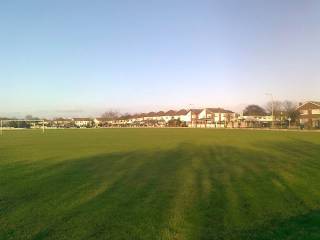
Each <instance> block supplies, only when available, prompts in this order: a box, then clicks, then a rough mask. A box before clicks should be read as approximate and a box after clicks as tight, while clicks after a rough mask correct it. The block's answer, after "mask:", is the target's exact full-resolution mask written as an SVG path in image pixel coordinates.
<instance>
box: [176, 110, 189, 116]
mask: <svg viewBox="0 0 320 240" xmlns="http://www.w3.org/2000/svg"><path fill="white" fill-rule="evenodd" d="M187 113H188V111H187V110H185V109H181V110H179V111H178V112H176V115H186V114H187Z"/></svg>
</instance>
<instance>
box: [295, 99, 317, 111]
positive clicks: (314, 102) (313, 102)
mask: <svg viewBox="0 0 320 240" xmlns="http://www.w3.org/2000/svg"><path fill="white" fill-rule="evenodd" d="M307 103H312V104H315V105H317V106H319V107H320V102H317V101H306V102H304V103H302V104H301V105H300V106H298V107H297V109H299V108H301V107H302V106H304V105H306V104H307Z"/></svg>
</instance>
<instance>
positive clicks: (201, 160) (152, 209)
mask: <svg viewBox="0 0 320 240" xmlns="http://www.w3.org/2000/svg"><path fill="white" fill-rule="evenodd" d="M0 239H1V240H4V239H68V240H70V239H259V240H260V239H320V133H312V132H309V133H307V132H271V131H251V130H209V129H208V130H206V129H96V130H49V131H47V132H46V133H45V134H44V135H42V134H41V132H40V131H36V130H29V131H5V132H4V135H3V136H2V137H0Z"/></svg>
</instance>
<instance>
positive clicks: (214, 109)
mask: <svg viewBox="0 0 320 240" xmlns="http://www.w3.org/2000/svg"><path fill="white" fill-rule="evenodd" d="M206 110H207V111H209V112H211V113H233V112H232V111H230V110H226V109H223V108H206Z"/></svg>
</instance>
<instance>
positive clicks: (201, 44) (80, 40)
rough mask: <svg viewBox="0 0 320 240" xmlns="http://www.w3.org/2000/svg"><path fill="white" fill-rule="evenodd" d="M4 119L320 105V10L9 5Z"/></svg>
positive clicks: (297, 4)
mask: <svg viewBox="0 0 320 240" xmlns="http://www.w3.org/2000/svg"><path fill="white" fill-rule="evenodd" d="M0 39H1V40H0V43H1V44H0V87H1V93H0V101H1V105H0V114H1V115H23V114H26V113H32V114H34V115H39V116H54V115H57V116H71V115H75V116H79V115H82V116H83V115H93V114H98V113H99V112H102V111H103V110H104V109H110V108H112V109H118V110H121V111H130V112H136V111H143V110H145V111H147V110H158V109H159V110H160V109H169V108H180V107H184V108H186V107H188V106H189V104H193V106H202V107H204V106H208V107H217V106H222V107H228V108H231V109H236V110H237V108H239V106H242V105H243V104H246V103H258V104H263V103H264V102H266V101H267V100H268V97H267V96H266V95H265V93H266V92H272V93H273V94H274V95H275V98H277V99H280V100H284V99H290V100H297V101H301V100H307V99H310V100H318V101H319V100H320V44H319V43H320V1H318V0H314V1H311V0H300V1H294V0H288V1H285V0H282V1H278V0H275V1H270V0H268V1H267V0H251V1H246V0H241V1H238V0H234V1H228V0H227V1H226V0H221V1H213V0H212V1H208V0H200V1H198V0H193V1H188V0H181V1H180V0H179V1H178V0H158V1H153V0H136V1H135V0H128V1H122V0H114V1H112V0H108V1H105V0H101V1H95V0H92V1H88V0H85V1H83V0H54V1H49V0H28V1H25V0H20V1H16V0H2V1H1V2H0Z"/></svg>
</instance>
